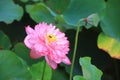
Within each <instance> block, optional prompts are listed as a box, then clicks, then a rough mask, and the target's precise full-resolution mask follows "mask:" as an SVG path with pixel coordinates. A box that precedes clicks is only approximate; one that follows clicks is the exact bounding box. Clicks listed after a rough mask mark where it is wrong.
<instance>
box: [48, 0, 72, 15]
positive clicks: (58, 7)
mask: <svg viewBox="0 0 120 80" xmlns="http://www.w3.org/2000/svg"><path fill="white" fill-rule="evenodd" d="M69 3H70V0H48V1H47V2H46V4H47V6H48V7H49V8H51V9H52V10H53V11H54V12H55V13H57V14H62V13H63V12H64V11H65V10H66V9H67V7H68V5H69Z"/></svg>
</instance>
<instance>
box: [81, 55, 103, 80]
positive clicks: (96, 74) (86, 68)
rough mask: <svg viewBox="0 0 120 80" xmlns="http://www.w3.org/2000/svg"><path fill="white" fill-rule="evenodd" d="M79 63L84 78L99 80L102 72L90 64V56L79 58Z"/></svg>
mask: <svg viewBox="0 0 120 80" xmlns="http://www.w3.org/2000/svg"><path fill="white" fill-rule="evenodd" d="M79 63H80V65H81V66H82V71H83V76H84V78H85V79H86V80H101V77H102V74H103V73H102V71H101V70H99V69H98V68H97V67H96V66H94V65H92V64H91V58H90V57H83V58H80V59H79Z"/></svg>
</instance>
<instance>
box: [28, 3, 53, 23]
mask: <svg viewBox="0 0 120 80" xmlns="http://www.w3.org/2000/svg"><path fill="white" fill-rule="evenodd" d="M26 11H27V13H29V15H30V17H31V18H32V19H33V20H34V21H35V22H37V23H39V22H43V21H45V22H48V23H50V22H53V20H54V19H53V15H52V13H51V12H50V10H49V8H47V6H46V5H44V4H43V3H38V4H34V5H26Z"/></svg>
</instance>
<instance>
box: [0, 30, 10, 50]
mask: <svg viewBox="0 0 120 80" xmlns="http://www.w3.org/2000/svg"><path fill="white" fill-rule="evenodd" d="M10 47H11V42H10V39H9V38H8V36H7V35H5V34H4V33H3V32H2V31H0V49H9V48H10Z"/></svg>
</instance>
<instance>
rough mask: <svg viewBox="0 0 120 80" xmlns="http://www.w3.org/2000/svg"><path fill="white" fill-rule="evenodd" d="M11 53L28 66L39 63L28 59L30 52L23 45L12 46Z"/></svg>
mask: <svg viewBox="0 0 120 80" xmlns="http://www.w3.org/2000/svg"><path fill="white" fill-rule="evenodd" d="M13 51H14V52H15V53H16V54H17V55H18V56H19V57H21V58H22V59H23V60H25V61H26V63H27V64H28V65H32V64H34V63H36V62H38V61H39V60H35V59H31V58H30V50H29V49H28V48H27V47H26V46H25V45H24V44H23V43H17V44H16V45H15V46H14V48H13Z"/></svg>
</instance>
